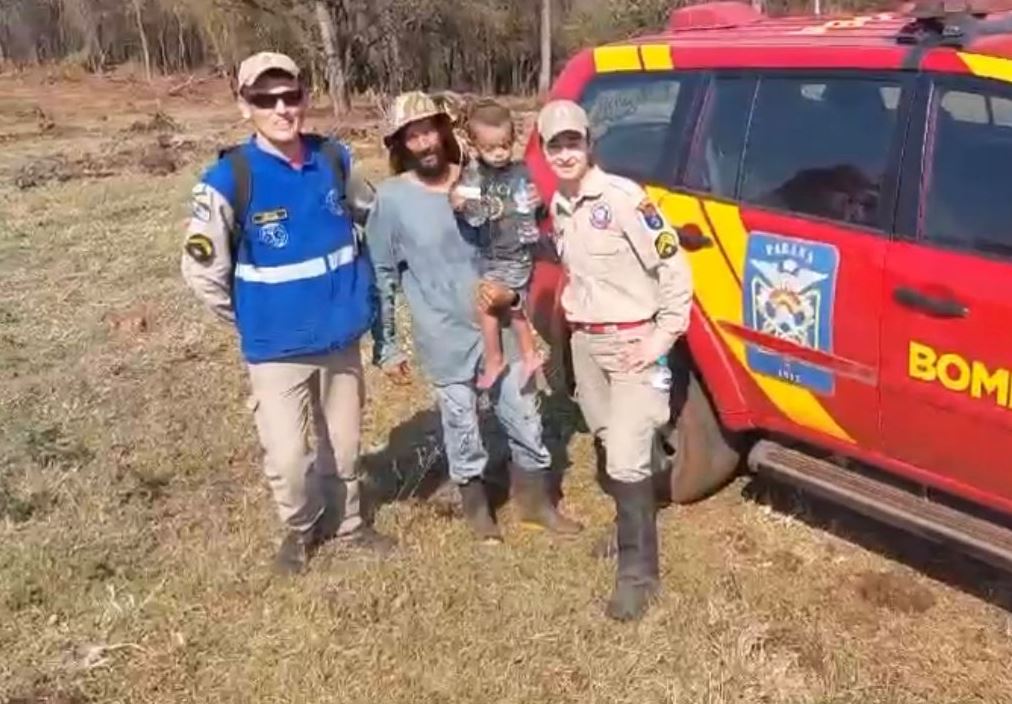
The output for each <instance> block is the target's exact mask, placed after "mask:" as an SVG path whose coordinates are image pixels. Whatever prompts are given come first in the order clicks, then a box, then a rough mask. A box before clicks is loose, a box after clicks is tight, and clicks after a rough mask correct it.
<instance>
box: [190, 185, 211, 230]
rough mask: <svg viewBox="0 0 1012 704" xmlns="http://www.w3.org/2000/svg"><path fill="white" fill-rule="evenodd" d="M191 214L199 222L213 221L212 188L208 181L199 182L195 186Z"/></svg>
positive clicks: (191, 200) (191, 201)
mask: <svg viewBox="0 0 1012 704" xmlns="http://www.w3.org/2000/svg"><path fill="white" fill-rule="evenodd" d="M190 214H191V215H192V216H193V219H194V220H197V221H199V222H210V221H211V189H210V186H208V185H207V184H206V183H198V184H197V185H196V186H194V187H193V193H192V194H191V198H190Z"/></svg>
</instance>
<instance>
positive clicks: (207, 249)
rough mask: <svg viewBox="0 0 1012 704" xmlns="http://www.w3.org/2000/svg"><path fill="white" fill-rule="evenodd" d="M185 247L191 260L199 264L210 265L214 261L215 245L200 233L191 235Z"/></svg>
mask: <svg viewBox="0 0 1012 704" xmlns="http://www.w3.org/2000/svg"><path fill="white" fill-rule="evenodd" d="M183 247H184V249H185V250H186V253H187V254H189V255H190V258H191V259H193V261H195V262H197V263H198V264H210V263H211V262H212V261H214V243H213V242H211V238H210V237H208V236H207V235H202V234H200V233H197V234H193V235H190V236H189V237H187V238H186V244H185V245H183Z"/></svg>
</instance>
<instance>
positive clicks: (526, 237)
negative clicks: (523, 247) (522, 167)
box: [513, 176, 541, 244]
mask: <svg viewBox="0 0 1012 704" xmlns="http://www.w3.org/2000/svg"><path fill="white" fill-rule="evenodd" d="M515 186H516V189H515V191H514V192H513V202H514V203H515V205H516V217H517V235H518V236H519V238H520V242H521V243H523V244H534V243H535V242H537V241H538V237H540V235H541V233H540V232H539V231H538V222H537V219H536V218H535V216H534V210H533V209H532V208H531V199H530V197H529V196H528V193H527V189H528V188H529V182H528V181H527V179H526V178H524V177H523V176H521V177H520V178H519V179H517V182H516V184H515Z"/></svg>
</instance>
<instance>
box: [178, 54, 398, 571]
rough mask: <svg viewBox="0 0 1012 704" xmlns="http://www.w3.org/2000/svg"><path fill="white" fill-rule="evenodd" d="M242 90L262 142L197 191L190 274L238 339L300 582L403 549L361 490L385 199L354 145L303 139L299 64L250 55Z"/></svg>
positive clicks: (286, 544)
mask: <svg viewBox="0 0 1012 704" xmlns="http://www.w3.org/2000/svg"><path fill="white" fill-rule="evenodd" d="M237 82H238V103H239V110H240V112H241V113H242V116H243V117H244V118H245V119H246V120H247V121H249V122H250V123H252V126H253V128H254V135H253V136H252V137H251V138H250V139H249V141H247V142H245V143H243V144H241V145H239V146H237V147H235V148H233V149H232V150H229V151H228V152H223V154H222V156H221V158H220V159H219V160H218V162H217V163H216V164H214V165H213V166H211V168H210V169H208V171H207V172H206V173H205V174H204V176H203V178H202V179H201V181H200V183H198V184H197V186H196V187H195V188H194V191H193V200H192V214H191V218H190V224H189V227H188V232H187V237H186V241H185V244H184V254H183V256H182V272H183V276H184V278H185V280H186V282H187V284H188V285H189V286H190V288H192V289H193V291H194V292H195V293H196V294H197V296H198V297H199V298H200V299H201V301H202V302H203V303H204V304H206V305H207V306H208V307H209V308H210V309H211V310H212V311H213V312H215V313H216V314H217V315H218V316H219V317H221V318H223V319H224V320H226V321H229V322H231V323H234V324H235V325H236V327H237V329H238V333H239V339H240V347H241V350H242V354H243V357H244V359H245V361H246V362H247V364H248V367H249V374H250V381H251V385H252V398H251V404H250V405H251V408H252V411H253V415H254V418H255V422H256V427H257V431H258V434H259V437H260V442H261V445H262V446H263V449H264V453H265V458H264V471H265V474H266V475H267V479H268V482H269V484H270V487H271V489H272V491H273V494H274V500H275V502H276V504H277V509H278V513H279V514H280V517H281V520H282V522H283V523H284V524H285V525H286V527H287V531H288V532H287V535H286V537H285V538H284V540H283V541H282V544H281V547H280V549H279V551H278V554H277V557H276V558H275V565H276V567H277V568H278V569H279V570H281V571H282V572H284V573H288V574H296V573H299V572H302V571H303V570H304V568H305V567H306V565H307V563H308V561H309V559H310V556H311V555H312V553H313V551H314V550H315V548H316V547H317V546H318V545H319V544H320V542H321V541H322V540H324V539H328V538H332V537H334V538H337V539H338V540H339V541H341V542H342V543H344V544H346V545H349V546H354V547H360V548H365V549H371V550H379V551H386V550H388V549H389V548H390V547H392V544H393V541H392V540H391V539H389V538H386V537H384V536H381V535H379V534H378V533H376V532H375V531H374V530H373V529H372V528H371V527H369V526H367V525H366V524H364V523H363V521H362V517H361V515H360V511H359V482H358V478H357V460H358V454H359V427H360V421H361V408H362V403H363V393H364V389H363V380H362V364H361V358H360V356H359V354H360V353H359V338H360V337H361V336H362V335H363V333H364V332H365V331H366V330H368V329H369V328H370V325H371V324H372V323H373V321H374V318H375V315H376V305H375V291H374V276H373V269H372V263H371V261H370V260H369V257H368V255H367V253H366V251H365V250H364V249H362V248H361V246H360V243H359V241H358V238H357V237H356V234H355V231H354V221H355V220H356V219H357V220H358V221H359V222H360V223H362V222H364V219H365V215H366V214H367V212H368V209H369V208H370V207H371V203H372V199H373V195H374V193H373V190H372V188H371V186H370V185H369V184H368V182H367V181H366V180H365V179H364V177H363V176H362V175H361V172H360V171H359V170H358V169H356V167H355V166H354V165H353V164H352V160H351V154H350V153H349V151H348V149H347V148H346V147H345V146H344V145H343V144H340V143H338V142H336V141H333V140H328V139H324V138H321V137H318V136H315V135H310V134H303V132H302V127H303V123H304V120H305V115H306V109H307V106H308V96H307V92H306V90H305V88H304V86H303V84H302V82H301V81H300V77H299V68H298V67H297V66H296V65H295V62H294V61H292V59H291V58H289V57H287V56H284V55H282V54H275V53H270V52H263V53H259V54H256V55H254V56H251V57H249V58H248V59H246V60H245V61H243V63H242V64H241V65H240V67H239V73H238V81H237ZM310 427H315V431H316V432H315V435H316V451H315V452H314V451H313V450H312V449H311V447H310V442H309V440H310V438H309V428H310Z"/></svg>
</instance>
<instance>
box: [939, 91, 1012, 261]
mask: <svg viewBox="0 0 1012 704" xmlns="http://www.w3.org/2000/svg"><path fill="white" fill-rule="evenodd" d="M931 114H932V126H933V129H931V130H929V135H931V134H933V137H929V140H930V141H929V144H928V155H929V156H928V163H927V166H926V168H925V170H924V185H923V188H922V193H923V197H922V202H923V204H924V205H923V209H922V218H921V231H922V234H923V236H924V237H925V238H926V239H927V240H929V241H933V242H938V243H940V244H944V245H948V246H954V247H959V248H961V249H969V250H974V251H978V252H981V253H984V254H1001V255H1005V256H1010V255H1012V197H1010V195H1012V192H1010V186H1009V183H1010V176H1012V100H1010V99H1009V98H1008V97H1006V96H1001V95H994V94H989V93H988V92H987V91H986V90H981V91H970V90H955V89H944V88H943V89H936V90H935V91H934V96H933V98H932V111H931Z"/></svg>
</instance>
